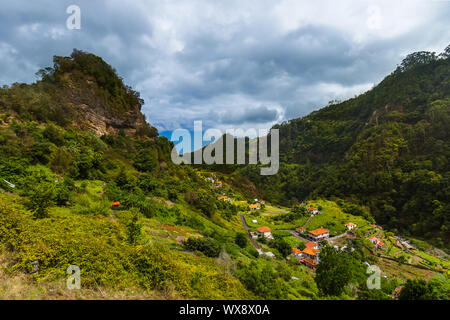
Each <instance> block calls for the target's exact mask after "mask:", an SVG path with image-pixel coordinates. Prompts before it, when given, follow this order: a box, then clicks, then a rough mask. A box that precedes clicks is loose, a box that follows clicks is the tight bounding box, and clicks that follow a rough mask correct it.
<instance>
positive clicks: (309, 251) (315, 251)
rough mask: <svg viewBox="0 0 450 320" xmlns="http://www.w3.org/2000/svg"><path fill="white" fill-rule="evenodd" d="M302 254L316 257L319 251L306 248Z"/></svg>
mask: <svg viewBox="0 0 450 320" xmlns="http://www.w3.org/2000/svg"><path fill="white" fill-rule="evenodd" d="M302 252H303V253H306V254H307V255H310V256H315V255H316V254H317V253H319V250H317V249H313V248H306V249H305V250H303V251H302Z"/></svg>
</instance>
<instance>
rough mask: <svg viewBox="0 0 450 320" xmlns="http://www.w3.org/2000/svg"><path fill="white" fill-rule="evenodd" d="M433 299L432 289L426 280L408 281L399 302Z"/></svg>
mask: <svg viewBox="0 0 450 320" xmlns="http://www.w3.org/2000/svg"><path fill="white" fill-rule="evenodd" d="M431 299H433V294H432V288H431V286H429V285H428V283H427V282H426V281H425V280H422V279H420V280H411V279H408V280H407V281H406V284H405V286H404V287H403V289H402V291H401V292H400V296H399V300H431Z"/></svg>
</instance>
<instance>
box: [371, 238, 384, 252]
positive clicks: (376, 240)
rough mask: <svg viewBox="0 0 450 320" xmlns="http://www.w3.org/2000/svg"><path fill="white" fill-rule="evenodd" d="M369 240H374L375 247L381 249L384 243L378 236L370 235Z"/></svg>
mask: <svg viewBox="0 0 450 320" xmlns="http://www.w3.org/2000/svg"><path fill="white" fill-rule="evenodd" d="M369 241H370V242H372V243H373V244H374V245H375V248H377V249H380V248H381V247H382V246H383V245H384V243H383V242H381V240H380V239H378V238H377V237H370V238H369Z"/></svg>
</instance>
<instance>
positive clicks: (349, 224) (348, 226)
mask: <svg viewBox="0 0 450 320" xmlns="http://www.w3.org/2000/svg"><path fill="white" fill-rule="evenodd" d="M345 226H346V227H347V230H353V229H354V228H355V227H356V224H355V223H353V222H349V223H347V224H346V225H345Z"/></svg>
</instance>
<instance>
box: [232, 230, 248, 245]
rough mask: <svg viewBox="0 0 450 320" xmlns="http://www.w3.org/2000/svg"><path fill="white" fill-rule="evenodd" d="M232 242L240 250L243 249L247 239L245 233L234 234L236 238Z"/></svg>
mask: <svg viewBox="0 0 450 320" xmlns="http://www.w3.org/2000/svg"><path fill="white" fill-rule="evenodd" d="M234 242H235V243H236V244H237V245H238V246H239V247H241V248H245V247H246V246H247V244H248V239H247V236H246V235H245V233H242V232H238V233H236V238H235V240H234Z"/></svg>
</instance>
